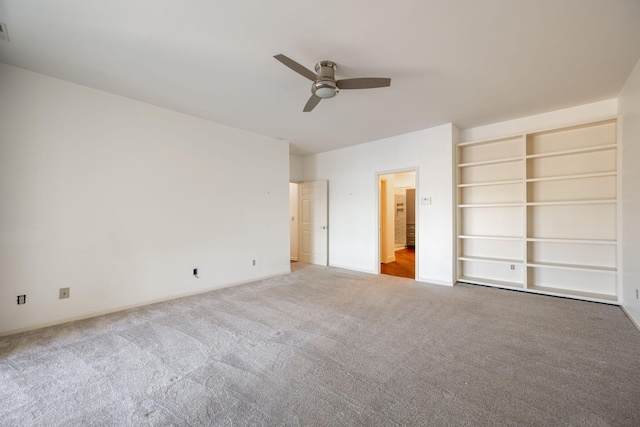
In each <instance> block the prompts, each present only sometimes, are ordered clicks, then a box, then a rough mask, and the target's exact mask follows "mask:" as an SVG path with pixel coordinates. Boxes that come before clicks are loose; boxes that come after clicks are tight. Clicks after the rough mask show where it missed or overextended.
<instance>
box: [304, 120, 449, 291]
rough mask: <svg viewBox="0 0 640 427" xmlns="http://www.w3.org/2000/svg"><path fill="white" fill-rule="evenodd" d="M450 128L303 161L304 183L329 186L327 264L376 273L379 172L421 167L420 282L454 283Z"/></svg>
mask: <svg viewBox="0 0 640 427" xmlns="http://www.w3.org/2000/svg"><path fill="white" fill-rule="evenodd" d="M456 133H457V131H455V127H454V126H453V125H452V124H447V125H442V126H438V127H435V128H431V129H425V130H421V131H418V132H412V133H408V134H404V135H400V136H395V137H391V138H385V139H382V140H378V141H373V142H369V143H366V144H360V145H356V146H353V147H348V148H344V149H340V150H334V151H329V152H326V153H321V154H316V155H311V156H307V157H305V158H304V165H303V168H304V174H305V180H309V181H311V180H318V179H326V180H328V181H329V264H330V265H332V266H336V267H343V268H348V269H352V270H359V271H365V272H369V273H377V272H378V262H379V261H378V258H379V253H378V211H379V208H378V178H377V174H378V173H392V172H395V171H399V170H406V169H411V168H418V169H419V170H418V173H417V175H416V179H417V183H418V191H419V195H421V196H428V197H431V198H432V204H431V205H428V206H427V205H418V206H417V209H416V210H417V216H416V218H417V233H418V246H417V247H416V257H417V259H416V263H417V280H420V281H424V282H431V283H437V284H445V285H452V284H453V218H454V210H453V159H452V154H453V151H452V143H453V138H454V137H455V135H456Z"/></svg>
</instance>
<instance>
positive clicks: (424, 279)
mask: <svg viewBox="0 0 640 427" xmlns="http://www.w3.org/2000/svg"><path fill="white" fill-rule="evenodd" d="M416 282H422V283H431V284H432V285H440V286H450V287H452V286H453V285H454V282H447V281H444V280H436V279H429V278H428V277H418V278H417V279H416Z"/></svg>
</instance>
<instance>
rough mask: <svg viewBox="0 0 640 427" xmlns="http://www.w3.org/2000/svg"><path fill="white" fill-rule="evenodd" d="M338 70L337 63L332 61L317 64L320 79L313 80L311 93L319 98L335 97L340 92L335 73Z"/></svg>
mask: <svg viewBox="0 0 640 427" xmlns="http://www.w3.org/2000/svg"><path fill="white" fill-rule="evenodd" d="M335 71H336V64H335V63H333V62H331V61H320V62H318V63H317V64H316V73H318V80H316V81H315V82H313V85H312V86H311V93H313V94H314V95H315V96H317V97H318V98H323V99H327V98H333V97H334V96H336V95H337V94H338V92H339V91H340V89H339V88H338V85H337V84H336V79H335V76H334V73H335Z"/></svg>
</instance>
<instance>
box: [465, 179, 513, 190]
mask: <svg viewBox="0 0 640 427" xmlns="http://www.w3.org/2000/svg"><path fill="white" fill-rule="evenodd" d="M523 182H524V181H523V180H521V179H511V180H506V181H488V182H476V183H473V184H458V187H459V188H467V187H484V186H489V185H507V184H522V183H523Z"/></svg>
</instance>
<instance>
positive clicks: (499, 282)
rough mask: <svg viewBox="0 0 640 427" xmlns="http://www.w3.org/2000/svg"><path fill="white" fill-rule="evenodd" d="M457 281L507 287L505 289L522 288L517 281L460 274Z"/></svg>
mask: <svg viewBox="0 0 640 427" xmlns="http://www.w3.org/2000/svg"><path fill="white" fill-rule="evenodd" d="M458 282H466V283H473V284H476V285H487V286H493V287H496V288H507V289H524V285H523V284H522V283H518V282H504V281H502V280H491V279H483V278H480V277H467V276H462V277H460V278H458Z"/></svg>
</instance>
